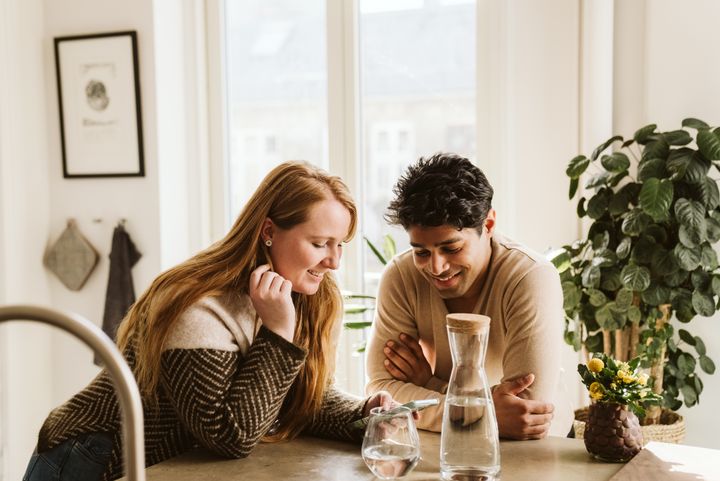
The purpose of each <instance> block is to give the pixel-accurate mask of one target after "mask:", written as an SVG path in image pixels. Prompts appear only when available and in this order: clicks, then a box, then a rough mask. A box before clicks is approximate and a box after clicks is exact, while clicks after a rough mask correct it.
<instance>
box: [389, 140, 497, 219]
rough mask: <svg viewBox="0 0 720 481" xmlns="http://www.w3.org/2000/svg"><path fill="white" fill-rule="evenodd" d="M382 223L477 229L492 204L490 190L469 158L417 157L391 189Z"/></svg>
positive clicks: (443, 155)
mask: <svg viewBox="0 0 720 481" xmlns="http://www.w3.org/2000/svg"><path fill="white" fill-rule="evenodd" d="M393 193H394V194H395V199H393V200H392V202H390V206H389V207H388V210H387V213H386V214H385V220H386V221H387V222H388V223H390V224H392V225H402V226H403V227H404V228H405V229H406V230H407V229H408V228H409V227H410V226H413V225H415V226H422V227H435V226H440V225H451V226H454V227H456V228H457V229H463V228H466V227H470V228H475V229H478V230H480V229H481V228H482V226H483V224H484V222H485V218H486V217H487V215H488V212H489V211H490V207H491V205H492V197H493V188H492V187H491V186H490V183H489V182H488V180H487V177H485V174H483V172H482V171H481V170H480V169H478V168H477V167H476V166H474V165H473V164H472V162H470V161H469V160H468V159H466V158H464V157H460V156H459V155H456V154H449V153H438V154H435V155H433V156H431V157H420V159H418V161H417V162H416V163H415V164H413V165H411V166H410V167H408V168H407V170H406V171H405V174H404V175H403V176H402V177H400V179H399V180H398V181H397V184H395V187H394V188H393Z"/></svg>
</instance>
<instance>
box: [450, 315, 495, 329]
mask: <svg viewBox="0 0 720 481" xmlns="http://www.w3.org/2000/svg"><path fill="white" fill-rule="evenodd" d="M445 320H446V322H447V326H448V327H449V328H451V329H452V330H453V331H461V332H476V331H479V330H481V329H483V328H486V327H488V326H490V318H489V317H488V316H483V315H482V314H463V313H453V314H448V315H447V316H446V317H445Z"/></svg>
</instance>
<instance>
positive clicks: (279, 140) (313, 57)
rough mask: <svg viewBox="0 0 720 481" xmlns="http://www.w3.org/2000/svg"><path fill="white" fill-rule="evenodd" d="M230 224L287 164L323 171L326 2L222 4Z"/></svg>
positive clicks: (286, 0)
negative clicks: (306, 163)
mask: <svg viewBox="0 0 720 481" xmlns="http://www.w3.org/2000/svg"><path fill="white" fill-rule="evenodd" d="M226 22H227V23H226V31H227V42H226V46H227V69H228V71H227V82H228V116H229V119H228V120H229V137H230V159H229V179H228V181H229V192H230V210H229V215H230V219H229V222H232V220H233V219H234V218H235V216H236V215H237V214H238V212H239V211H240V210H241V209H242V206H243V205H244V204H245V202H246V201H247V199H248V197H249V196H250V194H252V192H253V191H254V190H255V188H256V187H257V185H258V184H259V183H260V180H262V178H263V176H264V175H265V174H266V173H267V172H268V171H269V170H270V169H271V168H272V167H274V166H275V165H277V164H279V163H281V162H284V161H286V160H307V161H309V162H312V163H313V164H316V165H319V166H321V167H323V168H326V169H327V168H328V160H327V151H328V149H327V101H326V99H327V74H326V72H327V65H326V64H327V62H326V48H325V43H326V42H325V1H324V0H303V1H302V2H298V1H295V0H228V1H227V2H226Z"/></svg>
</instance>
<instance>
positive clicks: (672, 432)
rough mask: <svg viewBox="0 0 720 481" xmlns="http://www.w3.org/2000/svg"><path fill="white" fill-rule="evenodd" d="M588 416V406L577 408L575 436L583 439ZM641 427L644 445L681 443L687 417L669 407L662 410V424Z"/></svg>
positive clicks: (683, 437)
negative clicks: (654, 442) (655, 442)
mask: <svg viewBox="0 0 720 481" xmlns="http://www.w3.org/2000/svg"><path fill="white" fill-rule="evenodd" d="M587 416H588V408H582V409H577V410H575V420H574V421H573V429H574V430H575V437H576V438H577V439H583V436H584V434H585V422H586V421H587ZM640 429H641V430H642V434H643V445H645V444H647V443H649V442H650V441H660V442H662V443H675V444H679V443H682V442H683V440H684V439H685V419H684V418H683V417H682V416H680V415H679V414H678V413H676V412H674V411H670V410H669V409H663V410H662V414H660V424H651V425H648V426H641V427H640Z"/></svg>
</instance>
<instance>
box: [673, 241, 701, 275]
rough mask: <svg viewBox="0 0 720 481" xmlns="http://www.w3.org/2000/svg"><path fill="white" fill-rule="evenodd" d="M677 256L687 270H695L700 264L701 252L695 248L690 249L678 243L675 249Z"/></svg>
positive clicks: (681, 265)
mask: <svg viewBox="0 0 720 481" xmlns="http://www.w3.org/2000/svg"><path fill="white" fill-rule="evenodd" d="M673 251H674V252H675V257H677V260H678V263H679V264H680V267H682V268H683V269H685V270H686V271H694V270H695V269H696V268H697V267H698V266H699V265H700V261H701V258H700V252H698V251H697V250H695V249H689V248H687V247H685V246H684V245H682V244H677V245H676V246H675V248H674V249H673Z"/></svg>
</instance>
